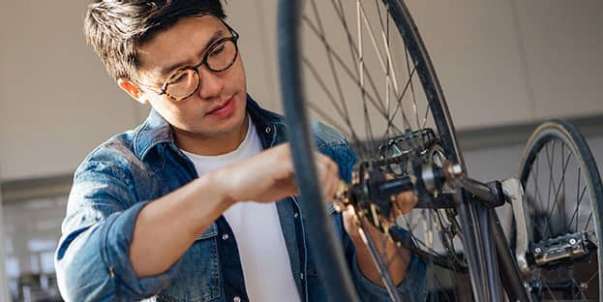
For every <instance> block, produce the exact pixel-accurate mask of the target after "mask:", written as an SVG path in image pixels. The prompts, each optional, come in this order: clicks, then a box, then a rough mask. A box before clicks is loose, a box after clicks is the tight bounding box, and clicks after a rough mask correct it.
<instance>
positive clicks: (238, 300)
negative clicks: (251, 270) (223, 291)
mask: <svg viewBox="0 0 603 302" xmlns="http://www.w3.org/2000/svg"><path fill="white" fill-rule="evenodd" d="M232 301H233V302H241V297H239V296H236V297H234V298H233V299H232Z"/></svg>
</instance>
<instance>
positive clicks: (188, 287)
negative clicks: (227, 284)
mask: <svg viewBox="0 0 603 302" xmlns="http://www.w3.org/2000/svg"><path fill="white" fill-rule="evenodd" d="M217 236H218V227H217V225H216V224H215V223H214V224H212V225H211V226H210V227H209V228H208V229H207V230H205V232H203V234H201V235H199V236H198V237H197V240H196V241H195V243H194V244H193V245H192V246H191V247H190V248H189V249H188V251H187V252H186V253H185V254H184V256H183V257H182V260H181V261H182V264H181V265H180V268H179V269H180V270H179V272H178V276H177V277H176V278H175V279H174V282H173V283H172V285H171V286H170V287H168V288H167V289H165V290H164V291H162V292H161V293H160V294H159V295H157V296H156V301H169V302H180V301H183V302H184V301H187V302H189V301H191V302H209V301H215V300H217V299H218V298H220V295H221V291H222V290H221V284H220V261H219V257H218V243H217Z"/></svg>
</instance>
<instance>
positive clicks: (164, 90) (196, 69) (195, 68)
mask: <svg viewBox="0 0 603 302" xmlns="http://www.w3.org/2000/svg"><path fill="white" fill-rule="evenodd" d="M220 21H221V22H222V24H224V25H225V26H226V28H228V30H229V31H230V34H231V35H232V36H230V37H222V38H220V39H218V40H216V41H215V42H213V43H212V44H211V45H209V46H208V47H207V48H206V51H205V54H204V55H203V59H201V62H199V63H198V64H195V65H189V66H185V67H183V68H181V69H179V70H177V71H174V72H172V73H170V75H169V76H168V78H167V80H165V82H164V83H163V85H161V89H160V90H159V91H156V90H155V88H154V87H151V86H149V85H146V84H143V83H140V82H138V84H139V85H141V86H144V87H146V88H147V89H149V90H150V91H152V92H154V93H156V94H157V95H167V96H168V97H169V98H170V99H172V100H174V101H175V102H182V101H184V100H186V99H188V98H190V97H191V96H192V95H193V94H195V93H196V92H197V91H198V90H199V87H201V75H200V74H199V68H200V67H201V66H203V65H205V67H207V70H209V71H211V72H222V71H226V70H227V69H229V68H230V67H232V65H234V63H235V62H236V61H237V57H238V56H239V46H238V44H237V42H238V40H239V37H240V35H239V33H238V32H236V31H235V30H234V29H233V28H232V27H230V25H228V24H227V23H226V22H224V20H220ZM226 41H231V42H232V43H233V44H234V46H235V55H234V57H233V59H232V62H230V64H228V65H227V66H226V67H224V68H222V69H219V70H217V69H212V68H211V66H209V64H208V63H207V60H208V57H209V55H210V54H211V53H212V51H213V50H214V48H215V47H217V45H220V43H222V42H226ZM188 69H191V70H193V72H195V73H196V74H197V87H195V89H193V91H191V93H190V94H189V95H187V96H184V97H181V98H176V97H174V96H172V95H170V94H169V93H167V88H168V85H170V84H171V83H168V82H169V80H170V79H171V78H172V77H173V75H175V74H176V73H177V72H181V71H185V70H188Z"/></svg>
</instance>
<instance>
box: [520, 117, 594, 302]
mask: <svg viewBox="0 0 603 302" xmlns="http://www.w3.org/2000/svg"><path fill="white" fill-rule="evenodd" d="M520 181H521V183H522V185H523V187H524V191H525V195H524V196H525V198H524V199H525V202H524V204H523V206H524V213H525V214H524V215H523V217H525V218H527V219H525V220H524V222H525V223H526V228H525V229H518V228H517V226H516V225H521V224H514V225H513V226H514V230H516V232H517V233H516V234H515V236H513V240H514V241H515V242H514V245H515V248H516V249H522V250H521V251H520V255H521V254H523V253H524V252H525V258H526V259H527V266H525V267H524V268H523V269H522V271H523V273H524V278H525V279H524V280H525V281H526V282H527V284H528V285H529V286H530V290H531V292H532V295H533V296H534V297H536V298H537V299H539V300H540V299H544V300H576V299H578V300H589V301H592V300H599V299H600V298H599V297H600V292H601V288H602V287H601V286H602V284H601V281H602V280H601V279H600V278H599V273H600V272H601V269H602V263H601V262H600V261H599V259H601V257H602V255H603V254H602V253H603V250H601V249H600V239H599V238H601V237H600V236H601V234H602V233H601V232H602V230H603V229H602V225H601V213H602V212H601V211H602V210H603V209H602V205H603V186H602V185H601V178H600V176H599V171H598V169H597V166H596V163H595V161H594V159H593V156H592V154H591V152H590V149H589V147H588V145H587V143H586V140H585V139H584V137H583V136H582V135H581V134H580V133H579V131H578V130H577V129H576V128H575V127H574V126H573V125H571V124H569V123H566V122H563V121H551V122H547V123H544V124H543V125H541V126H540V127H538V129H536V131H535V132H534V133H533V134H532V136H531V137H530V139H529V141H528V144H527V146H526V148H525V151H524V155H523V159H522V162H521V166H520ZM515 219H521V217H519V218H517V217H515ZM522 237H523V238H525V240H527V244H525V243H524V244H522V242H521V241H522V240H524V239H522ZM526 248H527V251H524V250H525V249H526Z"/></svg>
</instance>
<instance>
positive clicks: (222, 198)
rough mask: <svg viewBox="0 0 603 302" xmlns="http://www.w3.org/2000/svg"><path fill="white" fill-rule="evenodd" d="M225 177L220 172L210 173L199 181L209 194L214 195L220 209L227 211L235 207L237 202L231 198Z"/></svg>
mask: <svg viewBox="0 0 603 302" xmlns="http://www.w3.org/2000/svg"><path fill="white" fill-rule="evenodd" d="M224 179H225V178H224V177H223V175H222V173H220V172H219V171H216V172H210V173H208V174H206V175H204V176H203V177H202V178H199V179H198V180H199V181H200V182H203V183H204V186H205V187H206V189H207V191H208V192H207V193H209V194H210V195H213V196H214V198H215V199H216V200H217V201H218V204H219V205H220V207H221V208H222V209H223V210H224V211H225V210H226V209H228V208H230V207H231V206H233V205H234V204H235V203H236V202H237V201H236V199H235V198H234V197H233V196H231V194H230V193H231V192H229V190H228V189H227V188H226V187H225V185H224Z"/></svg>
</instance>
